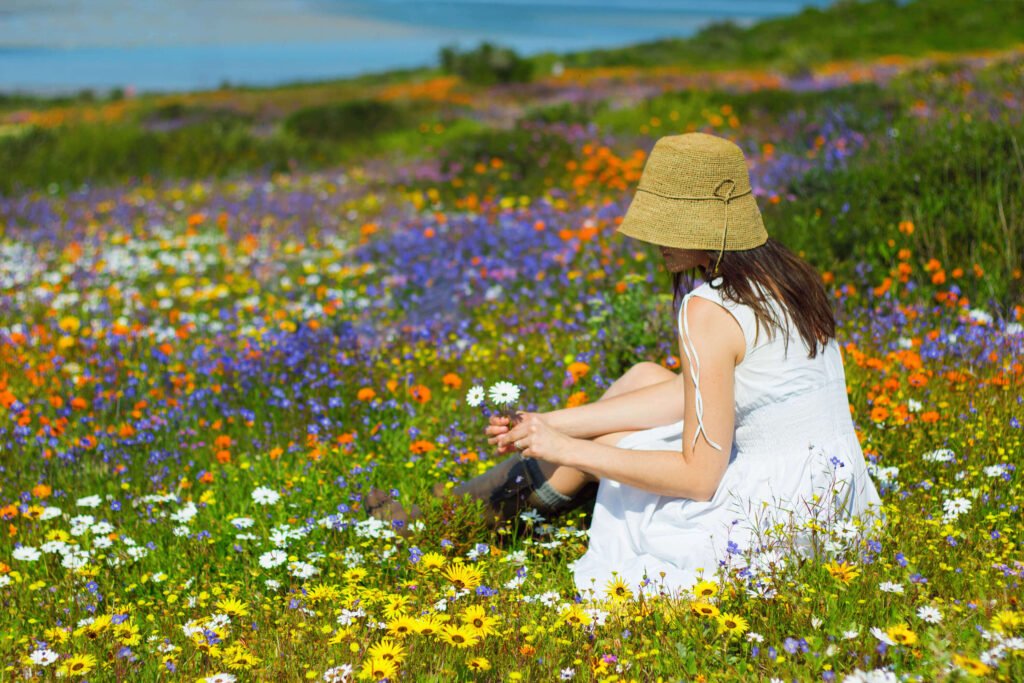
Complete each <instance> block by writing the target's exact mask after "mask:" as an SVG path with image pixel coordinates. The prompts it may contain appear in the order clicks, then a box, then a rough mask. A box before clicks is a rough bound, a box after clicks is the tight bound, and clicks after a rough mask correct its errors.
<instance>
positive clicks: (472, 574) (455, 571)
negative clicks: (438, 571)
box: [444, 564, 483, 590]
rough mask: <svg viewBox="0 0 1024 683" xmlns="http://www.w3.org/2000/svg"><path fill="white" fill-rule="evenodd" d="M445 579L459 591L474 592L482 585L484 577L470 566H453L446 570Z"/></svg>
mask: <svg viewBox="0 0 1024 683" xmlns="http://www.w3.org/2000/svg"><path fill="white" fill-rule="evenodd" d="M444 577H445V578H446V579H448V580H449V581H451V582H452V585H453V586H455V587H456V588H458V589H459V590H472V589H474V588H476V587H477V586H479V585H480V581H481V580H482V579H483V575H481V574H480V572H479V571H478V570H477V569H475V568H473V567H470V566H468V565H464V564H453V565H452V566H450V567H448V568H447V569H445V570H444Z"/></svg>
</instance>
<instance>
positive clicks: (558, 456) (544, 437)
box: [488, 413, 575, 466]
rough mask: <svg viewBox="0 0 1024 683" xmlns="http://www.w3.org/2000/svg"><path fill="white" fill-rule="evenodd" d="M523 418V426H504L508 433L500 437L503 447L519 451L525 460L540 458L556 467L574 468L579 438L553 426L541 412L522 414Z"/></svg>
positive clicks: (520, 414) (521, 421) (498, 439)
mask: <svg viewBox="0 0 1024 683" xmlns="http://www.w3.org/2000/svg"><path fill="white" fill-rule="evenodd" d="M519 416H520V421H519V424H517V425H515V426H514V427H512V428H511V429H508V428H507V427H500V428H501V429H506V430H507V431H505V433H503V434H499V435H498V437H497V442H498V446H499V448H502V447H504V448H507V449H508V450H509V451H511V450H518V451H519V452H520V453H522V454H523V456H524V457H527V458H537V459H538V460H544V461H546V462H550V463H552V464H554V465H570V466H571V463H570V462H569V460H570V458H571V457H572V453H573V442H574V441H575V439H573V438H572V437H570V436H566V435H565V434H563V433H562V432H560V431H558V430H557V429H555V428H554V427H552V426H551V425H549V424H548V423H547V420H545V419H544V417H543V416H542V415H541V414H540V413H519ZM492 419H493V418H492ZM499 419H502V418H499ZM490 429H493V428H492V427H489V428H488V430H490ZM499 452H506V451H499Z"/></svg>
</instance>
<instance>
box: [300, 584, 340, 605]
mask: <svg viewBox="0 0 1024 683" xmlns="http://www.w3.org/2000/svg"><path fill="white" fill-rule="evenodd" d="M340 595H341V593H340V592H339V591H338V589H337V588H335V587H334V586H332V585H330V584H326V583H318V584H316V585H315V586H313V587H311V588H308V589H306V600H308V601H309V602H321V601H322V602H333V601H335V600H337V599H338V596H340Z"/></svg>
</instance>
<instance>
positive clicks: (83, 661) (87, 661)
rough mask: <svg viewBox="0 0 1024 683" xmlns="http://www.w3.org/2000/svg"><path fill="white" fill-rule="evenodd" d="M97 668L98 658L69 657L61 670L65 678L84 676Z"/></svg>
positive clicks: (88, 656)
mask: <svg viewBox="0 0 1024 683" xmlns="http://www.w3.org/2000/svg"><path fill="white" fill-rule="evenodd" d="M94 668H96V658H95V657H93V656H92V655H75V656H73V657H69V658H68V660H67V661H66V662H64V665H63V666H62V667H61V668H60V670H61V671H62V672H63V673H64V675H65V676H76V677H77V676H84V675H85V674H87V673H89V672H90V671H92V670H93V669H94Z"/></svg>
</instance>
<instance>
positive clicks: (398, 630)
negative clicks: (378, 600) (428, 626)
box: [388, 615, 419, 638]
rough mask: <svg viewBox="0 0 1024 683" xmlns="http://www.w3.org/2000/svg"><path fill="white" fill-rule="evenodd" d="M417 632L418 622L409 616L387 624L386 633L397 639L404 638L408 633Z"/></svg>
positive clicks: (403, 616)
mask: <svg viewBox="0 0 1024 683" xmlns="http://www.w3.org/2000/svg"><path fill="white" fill-rule="evenodd" d="M418 630H419V621H417V620H416V619H414V618H412V617H409V616H405V615H402V616H400V617H398V618H397V619H394V620H392V621H390V622H388V633H390V634H391V635H393V636H396V637H399V638H404V637H405V636H407V635H409V634H410V633H416V632H417V631H418Z"/></svg>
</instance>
